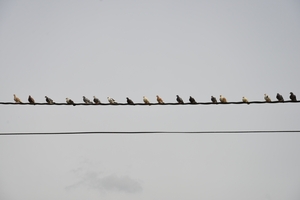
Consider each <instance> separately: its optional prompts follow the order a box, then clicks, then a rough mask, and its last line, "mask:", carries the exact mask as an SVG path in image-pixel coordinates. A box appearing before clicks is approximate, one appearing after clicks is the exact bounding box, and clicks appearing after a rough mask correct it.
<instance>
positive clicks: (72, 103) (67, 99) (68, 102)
mask: <svg viewBox="0 0 300 200" xmlns="http://www.w3.org/2000/svg"><path fill="white" fill-rule="evenodd" d="M66 102H67V104H68V105H73V106H75V103H74V101H73V100H72V99H69V98H66Z"/></svg>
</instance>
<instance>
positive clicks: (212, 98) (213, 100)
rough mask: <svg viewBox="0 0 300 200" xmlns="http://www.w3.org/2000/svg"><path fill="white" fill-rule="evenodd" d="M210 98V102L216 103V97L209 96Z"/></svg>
mask: <svg viewBox="0 0 300 200" xmlns="http://www.w3.org/2000/svg"><path fill="white" fill-rule="evenodd" d="M210 100H211V102H213V103H214V104H218V101H217V99H216V97H214V96H211V98H210Z"/></svg>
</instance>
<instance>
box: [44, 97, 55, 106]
mask: <svg viewBox="0 0 300 200" xmlns="http://www.w3.org/2000/svg"><path fill="white" fill-rule="evenodd" d="M45 98H46V102H47V103H48V104H54V101H53V100H52V99H51V98H49V97H47V96H45Z"/></svg>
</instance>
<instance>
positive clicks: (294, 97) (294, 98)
mask: <svg viewBox="0 0 300 200" xmlns="http://www.w3.org/2000/svg"><path fill="white" fill-rule="evenodd" d="M290 99H291V101H297V97H296V95H294V93H292V92H290Z"/></svg>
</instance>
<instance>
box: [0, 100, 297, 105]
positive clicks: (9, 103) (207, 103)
mask: <svg viewBox="0 0 300 200" xmlns="http://www.w3.org/2000/svg"><path fill="white" fill-rule="evenodd" d="M277 103H279V104H281V103H300V100H299V101H283V102H282V101H271V102H266V101H249V102H248V103H245V102H242V101H238V102H227V103H220V102H218V103H217V104H216V103H213V102H197V103H194V104H192V103H184V104H179V103H164V104H159V103H150V105H151V106H157V105H159V106H164V105H230V104H248V105H250V104H277ZM0 105H37V106H41V105H47V106H66V105H67V106H149V104H145V103H134V104H133V105H131V104H128V103H115V104H110V103H100V104H86V103H74V104H67V103H54V104H48V103H35V104H31V103H15V102H0Z"/></svg>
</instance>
